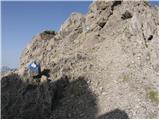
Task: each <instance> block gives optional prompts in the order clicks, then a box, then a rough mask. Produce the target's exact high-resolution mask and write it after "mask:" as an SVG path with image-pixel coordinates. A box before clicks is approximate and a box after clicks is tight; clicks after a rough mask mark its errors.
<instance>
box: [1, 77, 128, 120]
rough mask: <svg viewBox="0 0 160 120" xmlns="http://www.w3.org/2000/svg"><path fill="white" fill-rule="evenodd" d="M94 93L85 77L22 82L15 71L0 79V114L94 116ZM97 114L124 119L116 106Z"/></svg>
mask: <svg viewBox="0 0 160 120" xmlns="http://www.w3.org/2000/svg"><path fill="white" fill-rule="evenodd" d="M96 103H97V100H96V95H95V94H94V93H93V92H92V91H91V90H90V88H89V85H88V84H87V82H86V80H85V78H83V77H79V78H78V79H76V80H72V81H70V80H69V79H68V77H67V76H63V77H62V78H60V79H58V80H56V81H53V80H51V82H46V83H43V84H31V83H27V82H24V81H23V80H22V79H21V78H20V77H19V76H18V75H17V74H10V75H8V76H5V77H2V79H1V110H2V111H1V115H2V116H1V117H2V118H8V119H13V118H16V119H18V118H23V119H27V118H28V119H29V118H30V119H35V118H38V119H42V118H66V119H67V118H72V119H73V118H96V114H97V112H98V108H97V105H96ZM99 118H106V119H108V118H110V119H123V118H125V119H127V118H128V115H127V114H126V113H125V112H124V111H121V110H119V109H116V110H114V111H111V112H109V113H106V114H105V115H102V116H100V117H99Z"/></svg>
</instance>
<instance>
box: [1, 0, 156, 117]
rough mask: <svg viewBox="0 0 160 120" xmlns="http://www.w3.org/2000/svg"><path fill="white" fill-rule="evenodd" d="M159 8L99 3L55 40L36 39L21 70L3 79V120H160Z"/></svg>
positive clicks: (48, 34) (51, 36)
mask: <svg viewBox="0 0 160 120" xmlns="http://www.w3.org/2000/svg"><path fill="white" fill-rule="evenodd" d="M158 9H159V8H155V7H151V6H149V4H148V3H147V2H142V1H139V2H134V1H132V2H131V1H108V2H107V1H94V2H93V3H92V4H91V5H90V6H89V11H88V13H87V14H86V15H82V14H80V13H76V12H75V13H72V14H71V15H70V17H69V18H68V19H67V20H66V21H65V22H64V24H63V25H62V26H61V28H60V30H59V31H58V32H57V33H56V32H54V31H50V30H46V31H44V32H42V33H40V34H37V35H36V36H34V37H33V39H32V41H31V42H30V43H29V44H28V45H27V47H26V48H25V49H24V51H23V52H22V55H21V58H20V61H21V62H20V67H19V69H18V71H16V72H12V73H8V74H6V75H4V76H2V90H1V92H2V118H158V88H159V85H158V76H159V75H158V73H159V63H158V50H159V48H158V45H159V43H158V39H159V36H158V27H159V21H158ZM30 60H37V61H39V62H40V64H41V69H42V75H41V78H38V79H39V80H38V81H39V82H37V80H34V79H32V78H31V77H29V76H28V74H27V70H26V64H27V63H28V62H29V61H30Z"/></svg>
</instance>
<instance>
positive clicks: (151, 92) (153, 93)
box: [147, 89, 158, 103]
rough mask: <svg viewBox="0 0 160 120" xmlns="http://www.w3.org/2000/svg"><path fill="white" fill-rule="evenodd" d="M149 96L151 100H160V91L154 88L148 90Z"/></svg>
mask: <svg viewBox="0 0 160 120" xmlns="http://www.w3.org/2000/svg"><path fill="white" fill-rule="evenodd" d="M147 96H148V98H149V100H150V101H151V102H156V103H157V102H158V92H156V91H154V90H151V89H150V90H148V93H147Z"/></svg>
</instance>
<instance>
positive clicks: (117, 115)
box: [98, 109, 129, 119]
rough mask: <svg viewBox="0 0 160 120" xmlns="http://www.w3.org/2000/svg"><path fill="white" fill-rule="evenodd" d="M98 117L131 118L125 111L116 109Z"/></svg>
mask: <svg viewBox="0 0 160 120" xmlns="http://www.w3.org/2000/svg"><path fill="white" fill-rule="evenodd" d="M98 119H129V117H128V115H127V113H126V112H125V111H122V110H119V109H115V110H113V111H111V112H108V113H106V114H104V115H101V116H99V117H98Z"/></svg>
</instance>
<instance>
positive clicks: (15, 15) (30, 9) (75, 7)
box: [1, 1, 91, 67]
mask: <svg viewBox="0 0 160 120" xmlns="http://www.w3.org/2000/svg"><path fill="white" fill-rule="evenodd" d="M90 3H91V1H85V2H84V1H83V2H82V1H79V2H78V1H77V2H74V1H72V2H64V1H61V2H53V1H52V2H29V1H28V2H22V1H21V2H7V1H6V2H2V3H1V17H2V19H1V20H2V21H1V23H2V33H1V35H2V65H5V66H9V67H18V64H19V57H20V54H21V52H22V50H23V49H24V48H25V47H26V45H27V44H28V43H29V42H30V41H31V39H32V37H33V36H34V35H36V34H37V33H39V32H41V31H43V30H45V29H53V30H56V31H58V29H59V27H60V25H61V24H63V22H64V21H65V20H66V19H67V18H68V16H69V15H70V14H71V13H72V12H81V13H82V14H85V13H87V11H88V6H89V4H90Z"/></svg>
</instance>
